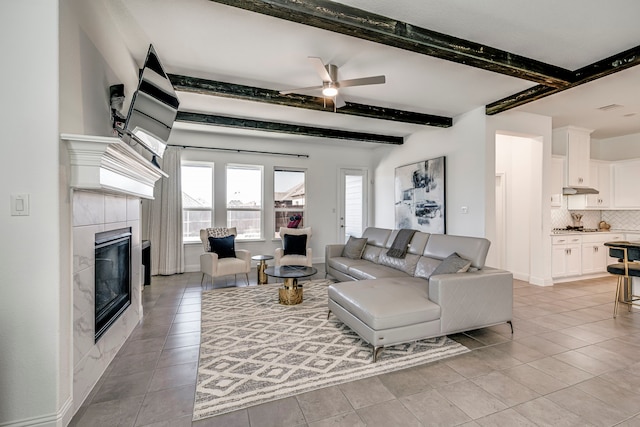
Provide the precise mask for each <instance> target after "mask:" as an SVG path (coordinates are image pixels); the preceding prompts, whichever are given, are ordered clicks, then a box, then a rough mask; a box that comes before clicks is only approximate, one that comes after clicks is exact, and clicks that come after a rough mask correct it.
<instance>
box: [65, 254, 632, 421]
mask: <svg viewBox="0 0 640 427" xmlns="http://www.w3.org/2000/svg"><path fill="white" fill-rule="evenodd" d="M316 267H318V270H319V273H318V274H317V275H316V276H315V278H322V277H324V266H323V265H317V266H316ZM232 282H233V279H230V282H229V283H227V282H226V281H225V280H224V279H218V280H216V282H215V284H214V287H223V286H226V285H233V283H232ZM238 282H241V278H240V277H238ZM253 284H255V271H254V272H253V278H252V285H253ZM208 287H211V283H209V285H208ZM614 288H615V279H613V278H611V277H605V278H602V279H592V280H583V281H576V282H570V283H565V284H558V285H555V286H551V287H538V286H532V285H529V284H527V283H524V282H520V281H514V321H513V324H514V330H515V332H514V334H513V336H512V335H511V333H510V330H509V326H508V325H506V324H505V325H499V326H495V327H491V328H484V329H480V330H475V331H470V332H468V333H465V334H457V335H455V336H452V338H454V339H456V340H457V341H459V342H461V343H462V344H464V345H466V346H467V347H469V348H470V349H472V350H473V351H471V352H470V353H467V354H464V355H461V356H458V357H455V358H450V359H446V360H443V361H440V362H435V363H431V364H426V365H423V366H418V367H414V368H410V369H406V370H402V371H398V372H394V373H389V374H385V375H380V376H377V377H372V378H368V379H364V380H359V381H355V382H351V383H347V384H343V385H339V386H335V387H329V388H325V389H321V390H317V391H313V392H309V393H305V394H301V395H298V396H295V397H290V398H286V399H282V400H279V401H275V402H271V403H265V404H262V405H258V406H254V407H251V408H248V409H245V410H240V411H237V412H233V413H229V414H225V415H221V416H218V417H213V418H209V419H205V420H201V421H198V422H193V423H192V421H191V418H192V412H193V400H194V388H195V382H196V372H197V363H198V350H199V339H200V334H199V330H200V296H201V287H200V274H199V273H185V274H181V275H175V276H169V277H162V276H157V277H154V278H153V280H152V285H151V286H148V287H146V288H145V290H144V294H143V301H144V311H145V316H144V319H143V321H142V322H141V323H140V324H139V325H138V326H137V327H136V329H135V331H134V332H133V334H132V335H131V337H130V338H129V339H128V340H127V342H126V343H125V345H124V346H123V348H122V350H121V351H120V352H119V353H118V355H117V357H116V358H115V359H114V361H113V363H111V364H110V366H109V367H108V369H107V371H106V372H105V374H104V375H103V376H102V378H101V379H100V381H99V382H98V384H97V385H96V386H95V388H94V390H93V391H92V392H91V395H90V396H89V397H88V398H87V401H86V402H85V404H84V406H83V407H82V408H81V409H80V410H79V411H78V413H77V414H76V416H75V417H74V419H73V420H72V422H71V425H73V426H92V427H96V426H109V427H111V426H156V427H159V426H172V427H173V426H176V427H181V426H197V427H204V426H211V427H213V426H225V427H233V426H238V427H240V426H251V427H263V426H265V427H266V426H278V427H286V426H313V427H321V426H365V425H366V426H385V427H389V426H436V425H437V426H454V425H464V426H536V425H538V426H591V425H596V426H613V425H619V426H640V313H639V312H637V311H636V310H634V312H633V313H628V312H627V311H626V310H625V309H624V307H623V309H622V311H621V314H620V315H619V316H618V318H617V319H613V318H612V312H613V298H614Z"/></svg>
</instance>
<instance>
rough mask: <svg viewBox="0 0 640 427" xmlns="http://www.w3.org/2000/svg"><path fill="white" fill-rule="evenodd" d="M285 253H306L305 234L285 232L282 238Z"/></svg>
mask: <svg viewBox="0 0 640 427" xmlns="http://www.w3.org/2000/svg"><path fill="white" fill-rule="evenodd" d="M282 246H283V248H284V254H285V255H304V256H306V255H307V235H306V234H300V235H298V236H296V235H293V234H285V235H284V237H283V238H282Z"/></svg>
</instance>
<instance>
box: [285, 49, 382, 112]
mask: <svg viewBox="0 0 640 427" xmlns="http://www.w3.org/2000/svg"><path fill="white" fill-rule="evenodd" d="M309 61H311V63H312V65H313V66H314V67H315V69H316V71H317V72H318V74H319V75H320V78H321V79H322V85H321V86H309V87H301V88H297V89H290V90H283V91H280V94H281V95H288V94H291V93H299V92H307V91H312V90H321V91H322V95H323V96H324V97H325V98H333V105H334V110H335V109H336V108H340V107H344V106H345V105H346V103H345V102H344V100H343V99H342V97H340V93H339V89H340V88H343V87H352V86H365V85H377V84H382V83H384V82H385V81H386V80H385V76H371V77H361V78H358V79H349V80H338V66H336V65H333V64H326V65H325V64H324V62H323V61H322V59H321V58H318V57H315V56H310V57H309Z"/></svg>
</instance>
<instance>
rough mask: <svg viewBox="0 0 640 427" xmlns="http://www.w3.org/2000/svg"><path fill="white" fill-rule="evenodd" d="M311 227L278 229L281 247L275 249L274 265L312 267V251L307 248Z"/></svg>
mask: <svg viewBox="0 0 640 427" xmlns="http://www.w3.org/2000/svg"><path fill="white" fill-rule="evenodd" d="M311 234H312V232H311V227H305V228H288V227H280V238H281V239H282V247H281V248H276V251H275V258H274V259H275V261H274V263H275V265H276V266H280V265H306V266H308V267H311V266H312V265H313V258H312V251H311V248H310V247H309V240H310V239H311Z"/></svg>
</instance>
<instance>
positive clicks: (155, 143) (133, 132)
mask: <svg viewBox="0 0 640 427" xmlns="http://www.w3.org/2000/svg"><path fill="white" fill-rule="evenodd" d="M179 105H180V102H179V100H178V96H177V95H176V92H175V90H174V89H173V85H172V84H171V81H170V80H169V77H168V76H167V74H166V73H165V72H164V68H163V67H162V64H161V63H160V60H159V59H158V55H157V53H156V51H155V49H154V48H153V46H152V45H149V51H148V52H147V57H146V59H145V61H144V66H143V67H142V70H141V72H140V78H139V81H138V88H137V90H136V92H135V93H134V94H133V98H132V99H131V105H130V106H129V113H128V114H127V118H126V121H125V124H124V129H123V130H124V134H125V136H127V137H129V138H131V139H133V140H134V141H135V142H137V143H138V144H140V145H142V146H143V147H144V148H145V149H147V150H148V151H149V152H150V153H151V154H152V155H153V156H158V157H162V155H163V154H164V150H165V148H166V146H167V140H168V139H169V135H170V134H171V129H172V127H173V123H174V121H175V119H176V115H177V113H178V106H179Z"/></svg>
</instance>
